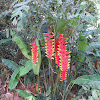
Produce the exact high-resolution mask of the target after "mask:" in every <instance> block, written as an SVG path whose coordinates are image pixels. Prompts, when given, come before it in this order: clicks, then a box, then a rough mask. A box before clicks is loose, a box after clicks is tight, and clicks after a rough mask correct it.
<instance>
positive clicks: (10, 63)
mask: <svg viewBox="0 0 100 100" xmlns="http://www.w3.org/2000/svg"><path fill="white" fill-rule="evenodd" d="M2 62H3V63H4V64H5V65H6V66H7V67H8V68H10V69H11V70H13V71H15V70H16V69H17V68H19V66H18V65H17V64H16V63H15V62H14V61H12V60H8V59H2Z"/></svg>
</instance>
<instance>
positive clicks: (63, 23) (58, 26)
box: [55, 19, 70, 32]
mask: <svg viewBox="0 0 100 100" xmlns="http://www.w3.org/2000/svg"><path fill="white" fill-rule="evenodd" d="M68 22H70V20H67V21H64V20H63V19H60V20H59V21H58V22H57V23H56V25H55V30H56V31H59V32H64V27H65V26H67V25H68Z"/></svg>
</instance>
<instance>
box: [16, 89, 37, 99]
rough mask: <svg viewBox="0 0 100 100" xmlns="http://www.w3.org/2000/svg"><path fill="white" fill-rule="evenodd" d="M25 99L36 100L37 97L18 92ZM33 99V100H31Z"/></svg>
mask: <svg viewBox="0 0 100 100" xmlns="http://www.w3.org/2000/svg"><path fill="white" fill-rule="evenodd" d="M16 91H17V92H18V93H19V94H20V95H21V96H22V97H23V98H25V99H27V100H36V99H35V97H34V96H33V95H31V94H29V93H27V92H25V91H23V90H16ZM30 98H32V99H30Z"/></svg>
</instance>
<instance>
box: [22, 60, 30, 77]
mask: <svg viewBox="0 0 100 100" xmlns="http://www.w3.org/2000/svg"><path fill="white" fill-rule="evenodd" d="M30 70H32V61H31V60H29V61H27V62H26V64H25V67H24V68H23V69H22V70H21V71H20V76H23V75H25V74H27V73H28V72H29V71H30Z"/></svg>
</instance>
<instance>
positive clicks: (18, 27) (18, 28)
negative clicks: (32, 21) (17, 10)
mask: <svg viewBox="0 0 100 100" xmlns="http://www.w3.org/2000/svg"><path fill="white" fill-rule="evenodd" d="M22 29H23V21H22V20H20V21H18V23H17V30H18V31H21V30H22Z"/></svg>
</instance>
